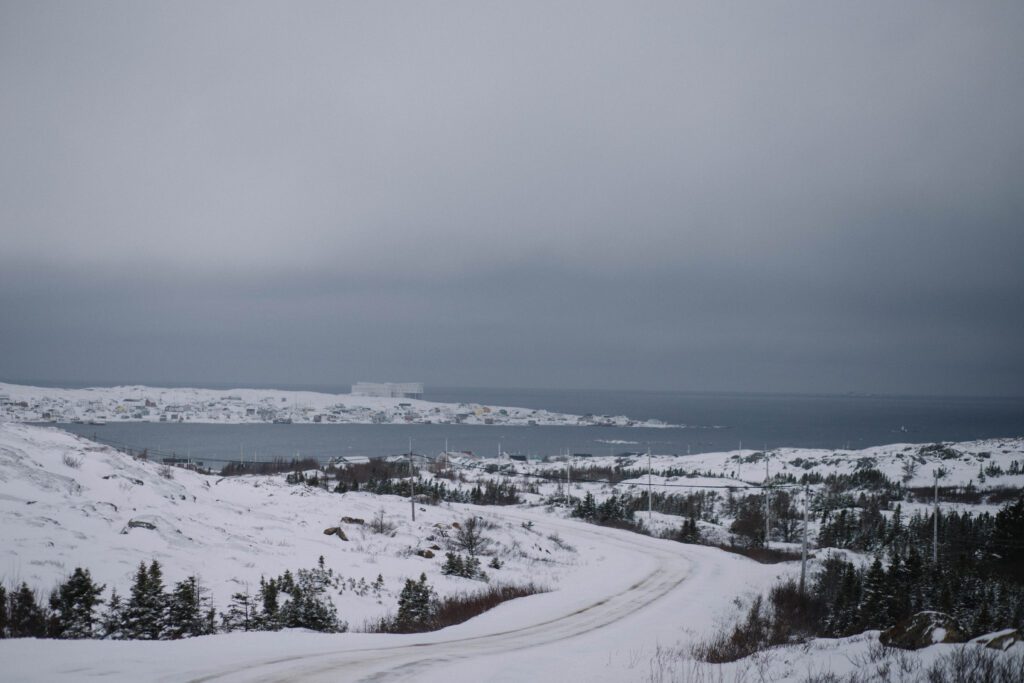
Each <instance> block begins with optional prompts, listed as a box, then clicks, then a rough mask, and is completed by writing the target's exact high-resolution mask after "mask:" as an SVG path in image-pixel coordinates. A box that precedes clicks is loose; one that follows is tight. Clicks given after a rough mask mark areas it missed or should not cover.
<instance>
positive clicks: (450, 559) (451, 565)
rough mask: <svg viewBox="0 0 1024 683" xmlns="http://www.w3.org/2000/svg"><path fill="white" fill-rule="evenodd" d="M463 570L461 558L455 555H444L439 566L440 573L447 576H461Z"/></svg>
mask: <svg viewBox="0 0 1024 683" xmlns="http://www.w3.org/2000/svg"><path fill="white" fill-rule="evenodd" d="M464 571H465V568H464V566H463V563H462V556H461V555H458V554H456V553H445V554H444V564H443V565H442V566H441V573H442V574H446V575H449V576H452V575H454V576H462V573H463V572H464Z"/></svg>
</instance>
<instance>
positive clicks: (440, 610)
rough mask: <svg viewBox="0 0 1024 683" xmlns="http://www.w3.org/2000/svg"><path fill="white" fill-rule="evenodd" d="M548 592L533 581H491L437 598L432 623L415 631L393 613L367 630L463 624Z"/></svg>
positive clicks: (377, 630) (376, 630) (393, 631)
mask: <svg viewBox="0 0 1024 683" xmlns="http://www.w3.org/2000/svg"><path fill="white" fill-rule="evenodd" d="M546 592H547V589H546V588H541V587H539V586H536V585H535V584H533V583H528V584H525V585H521V586H509V585H497V586H496V585H491V586H487V587H486V588H481V589H480V590H478V591H473V592H471V593H459V594H457V595H451V596H448V597H446V598H441V599H440V600H435V601H434V604H433V605H432V607H431V610H430V612H431V618H430V620H429V623H427V624H424V625H423V626H424V627H423V628H418V629H415V630H414V631H409V630H408V629H405V630H402V629H401V628H400V627H399V625H398V623H397V617H394V616H392V617H386V618H384V619H381V620H380V621H379V622H377V623H373V624H367V627H366V631H367V632H368V633H409V632H416V631H434V630H437V629H441V628H445V627H447V626H454V625H455V624H461V623H462V622H464V621H467V620H469V619H472V618H473V617H475V616H477V615H479V614H483V613H484V612H486V611H487V610H489V609H491V608H493V607H497V606H498V605H500V604H501V603H503V602H506V601H508V600H514V599H515V598H523V597H526V596H527V595H535V594H537V593H546Z"/></svg>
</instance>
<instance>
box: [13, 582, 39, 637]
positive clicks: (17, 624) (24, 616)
mask: <svg viewBox="0 0 1024 683" xmlns="http://www.w3.org/2000/svg"><path fill="white" fill-rule="evenodd" d="M8 602H9V603H10V604H9V606H8V613H7V631H8V635H10V637H11V638H44V637H46V612H45V610H44V609H43V606H42V605H41V604H40V603H39V601H38V600H36V593H35V591H33V590H32V589H31V588H29V587H28V584H27V583H24V582H22V584H21V586H20V587H19V588H18V590H16V591H14V592H13V593H11V595H10V597H9V598H8Z"/></svg>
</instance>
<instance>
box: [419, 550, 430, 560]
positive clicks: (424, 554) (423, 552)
mask: <svg viewBox="0 0 1024 683" xmlns="http://www.w3.org/2000/svg"><path fill="white" fill-rule="evenodd" d="M416 554H417V555H419V556H420V557H425V558H427V559H428V560H431V559H433V558H434V551H432V550H427V549H426V548H421V549H420V550H417V551H416Z"/></svg>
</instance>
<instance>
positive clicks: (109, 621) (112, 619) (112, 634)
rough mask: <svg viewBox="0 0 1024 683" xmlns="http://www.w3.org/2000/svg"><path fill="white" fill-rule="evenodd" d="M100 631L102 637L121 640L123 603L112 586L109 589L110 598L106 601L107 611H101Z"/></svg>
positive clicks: (122, 635) (122, 632)
mask: <svg viewBox="0 0 1024 683" xmlns="http://www.w3.org/2000/svg"><path fill="white" fill-rule="evenodd" d="M100 631H101V632H102V634H103V637H104V638H108V639H110V640H123V639H124V638H125V634H124V603H123V602H122V601H121V596H120V595H118V594H117V591H116V590H114V589H113V588H112V589H110V600H108V601H107V611H106V612H104V613H103V618H102V619H101V622H100Z"/></svg>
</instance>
